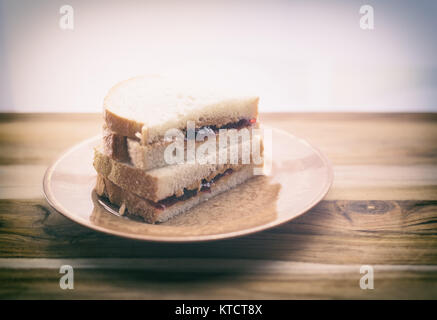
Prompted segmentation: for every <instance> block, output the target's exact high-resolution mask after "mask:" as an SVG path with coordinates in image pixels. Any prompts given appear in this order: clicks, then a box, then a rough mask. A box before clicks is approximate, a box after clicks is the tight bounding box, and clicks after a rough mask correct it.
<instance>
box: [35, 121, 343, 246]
mask: <svg viewBox="0 0 437 320" xmlns="http://www.w3.org/2000/svg"><path fill="white" fill-rule="evenodd" d="M264 127H265V128H270V129H272V130H274V131H278V132H280V133H282V134H285V135H287V136H290V137H292V138H293V139H297V140H299V142H300V143H304V144H306V145H307V146H308V147H309V148H311V149H312V150H313V151H314V152H315V153H317V155H318V156H319V157H320V159H322V161H323V163H324V164H325V165H326V168H327V173H328V179H327V180H326V183H325V185H324V187H323V189H322V190H321V192H320V193H319V194H318V196H317V197H316V200H314V202H313V203H312V204H311V205H310V206H308V208H306V209H305V210H302V212H300V213H299V214H297V215H295V216H293V217H290V218H285V219H282V220H276V219H275V220H273V221H270V222H268V223H265V224H261V225H258V226H255V227H251V228H247V229H242V230H238V231H231V232H226V233H218V234H210V235H196V236H175V237H170V236H155V235H150V234H136V233H134V234H133V233H128V232H121V231H117V230H113V229H108V228H104V227H100V226H98V225H96V224H91V223H87V222H86V221H85V220H84V219H82V218H80V217H78V216H77V215H75V214H70V213H69V210H67V209H66V208H64V207H63V206H62V204H61V203H59V202H58V201H57V200H56V198H55V197H54V195H53V193H52V191H51V188H50V184H49V181H50V178H51V176H52V175H53V172H54V169H55V168H56V166H57V164H58V163H59V162H60V161H61V160H63V159H64V158H65V157H66V156H67V155H68V154H70V153H71V152H73V151H74V150H76V149H79V148H80V147H82V146H83V145H86V144H88V143H90V142H91V141H93V140H97V139H98V138H101V136H102V135H101V134H98V135H95V136H93V137H90V138H87V139H85V140H83V141H81V142H79V143H77V144H75V145H74V146H72V147H70V148H68V149H67V150H65V151H64V152H62V153H61V155H60V156H58V157H57V158H56V160H55V161H53V162H52V163H51V164H50V165H49V167H48V168H47V169H46V171H45V173H44V177H43V185H42V187H43V194H44V197H45V199H46V201H47V203H48V204H49V205H50V206H51V207H52V208H53V209H54V210H55V211H57V212H58V213H59V214H61V215H63V216H64V217H66V218H67V219H69V220H71V221H73V222H75V223H77V224H79V225H81V226H83V227H86V228H89V229H92V230H95V231H98V232H102V233H104V234H109V235H112V236H118V237H121V238H127V239H133V240H138V241H148V242H157V243H159V242H161V243H194V242H207V241H216V240H225V239H233V238H237V237H242V236H246V235H250V234H254V233H257V232H261V231H265V230H268V229H271V228H274V227H278V226H280V225H282V224H284V223H287V222H289V221H291V220H293V219H296V218H297V217H300V216H301V215H303V214H304V213H306V212H308V211H309V210H311V209H312V208H314V207H315V206H316V205H317V204H318V203H320V201H322V200H323V198H324V197H325V196H326V194H327V193H328V191H329V190H330V188H331V186H332V184H333V181H334V170H333V166H332V164H331V161H330V160H329V159H328V158H327V157H326V156H325V155H324V154H323V153H322V152H321V151H320V150H319V148H317V147H315V146H314V145H313V144H311V143H310V142H308V141H307V140H305V139H303V138H301V137H298V136H295V135H293V134H291V133H289V132H287V131H285V130H283V129H278V128H274V127H270V126H264Z"/></svg>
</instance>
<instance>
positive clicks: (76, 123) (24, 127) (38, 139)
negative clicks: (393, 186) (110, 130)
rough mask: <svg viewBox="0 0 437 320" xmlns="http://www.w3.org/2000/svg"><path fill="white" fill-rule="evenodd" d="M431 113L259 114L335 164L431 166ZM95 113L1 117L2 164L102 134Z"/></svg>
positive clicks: (39, 159) (43, 159) (435, 126)
mask: <svg viewBox="0 0 437 320" xmlns="http://www.w3.org/2000/svg"><path fill="white" fill-rule="evenodd" d="M436 118H437V116H436V115H435V114H394V115H392V114H389V115H387V114H362V113H360V114H354V113H349V114H347V113H346V114H296V113H293V114H291V113H290V114H285V115H284V114H262V115H261V119H262V121H263V122H264V123H265V124H266V125H269V126H272V127H276V128H280V129H283V130H285V131H288V132H290V133H292V134H295V135H297V136H299V137H303V138H306V139H308V140H309V141H310V142H312V143H313V144H314V145H316V146H318V147H319V148H320V149H321V150H322V151H324V152H325V153H326V154H327V156H328V157H329V158H330V160H331V161H332V162H333V163H334V165H351V164H364V165H370V164H384V165H415V164H431V165H433V164H435V163H436V158H437V149H436V148H435V146H436V145H437V120H436ZM102 123H103V121H102V119H101V115H98V114H89V115H86V114H82V115H81V114H79V115H72V114H34V115H32V114H0V164H49V163H50V162H51V161H53V160H54V159H55V158H56V156H58V155H59V154H60V153H61V152H62V151H63V150H65V149H66V148H68V147H69V146H72V145H73V144H75V143H77V142H79V141H81V140H83V139H86V138H88V137H91V136H94V135H95V134H98V133H99V132H100V131H101V126H102Z"/></svg>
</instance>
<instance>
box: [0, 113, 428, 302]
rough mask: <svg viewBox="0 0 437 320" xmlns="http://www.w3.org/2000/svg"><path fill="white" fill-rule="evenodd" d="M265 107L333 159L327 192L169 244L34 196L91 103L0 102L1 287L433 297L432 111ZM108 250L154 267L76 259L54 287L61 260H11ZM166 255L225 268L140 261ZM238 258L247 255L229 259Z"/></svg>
mask: <svg viewBox="0 0 437 320" xmlns="http://www.w3.org/2000/svg"><path fill="white" fill-rule="evenodd" d="M261 119H262V121H263V122H264V123H265V124H266V125H269V126H273V127H276V128H281V129H283V130H285V131H288V132H290V133H293V134H295V135H297V136H300V137H304V138H306V139H308V140H309V141H310V142H312V143H313V144H314V145H316V146H318V147H319V148H320V149H321V150H322V151H323V152H324V153H325V154H326V155H327V156H328V158H329V159H330V160H331V161H332V163H333V165H334V171H335V180H334V185H333V187H332V189H331V191H330V192H329V194H328V195H327V197H326V198H325V200H324V201H322V202H321V203H320V204H319V205H317V206H316V207H315V208H313V209H312V210H311V211H310V212H308V213H306V214H305V215H303V216H301V217H299V218H297V219H295V220H293V221H291V222H290V223H287V224H284V225H282V226H280V227H278V228H275V229H272V230H268V231H265V232H261V233H258V234H254V235H251V236H247V237H243V238H239V239H232V240H225V241H215V242H209V243H197V244H177V245H176V244H159V243H145V242H139V241H132V240H126V239H120V238H116V237H113V236H109V235H105V234H101V233H97V232H94V231H91V230H88V229H85V228H83V227H81V226H79V225H77V224H75V223H73V222H71V221H69V220H67V219H66V218H64V217H63V216H61V215H59V214H58V213H56V212H55V211H54V210H52V209H51V208H50V207H49V206H48V205H47V203H46V202H45V200H43V197H42V189H41V181H42V176H43V174H44V171H45V169H46V167H47V165H49V164H50V163H51V162H52V161H53V160H55V159H56V157H57V156H59V154H60V153H61V152H63V151H64V150H65V149H66V148H68V147H70V146H72V145H74V144H75V143H77V142H79V141H81V140H83V139H85V138H88V137H90V136H93V135H95V134H98V133H99V132H100V130H101V125H102V120H101V116H100V115H96V114H89V115H88V114H74V115H71V114H62V115H61V114H0V283H1V284H2V285H1V286H0V298H99V297H100V298H155V299H159V298H193V299H197V298H267V299H268V298H280V299H289V298H364V299H366V298H437V292H436V289H435V288H437V286H436V280H437V271H436V269H435V267H436V266H437V161H436V159H437V148H436V146H437V115H436V114H262V115H261ZM108 258H113V259H119V260H120V259H121V262H123V261H128V260H125V259H133V258H138V259H146V262H144V263H145V265H146V266H149V264H151V265H154V266H155V267H154V268H153V269H150V268H149V269H150V270H148V271H147V272H145V271H144V270H138V269H137V270H129V269H126V268H120V267H119V266H117V265H113V266H112V267H111V268H110V269H107V268H103V269H102V268H101V267H99V266H98V265H97V266H95V267H93V268H85V269H82V268H79V270H78V271H77V278H76V279H77V286H76V289H75V290H72V291H70V292H66V291H62V290H60V289H59V285H58V281H59V273H58V270H55V269H52V268H39V267H31V268H30V269H18V268H19V266H20V261H22V263H24V262H25V261H27V260H26V259H55V261H58V260H56V259H73V260H72V261H73V262H72V263H74V261H77V260H75V259H81V260H82V261H83V260H84V261H93V259H108ZM169 258H170V259H176V260H175V261H179V262H180V263H182V262H184V261H187V259H198V260H199V261H201V262H203V264H206V265H207V263H208V259H215V260H214V261H215V262H214V263H215V264H216V265H226V264H229V265H230V266H235V267H232V268H230V271H220V270H219V271H217V270H214V268H211V269H210V268H206V270H205V271H203V272H201V274H199V272H198V267H199V264H198V265H197V266H195V265H192V266H191V265H190V264H189V263H188V267H186V268H185V269H183V270H180V271H178V270H168V269H165V268H164V267H162V268H160V267H159V264H158V267H156V264H153V263H152V262H151V261H150V260H147V259H169ZM10 259H18V260H10ZM242 259H243V260H244V261H245V264H243V265H245V266H246V267H244V268H243V267H240V268H238V267H237V266H238V265H241V264H242V263H241V261H242ZM2 261H10V262H11V263H12V267H11V265H8V267H6V266H2ZM38 261H39V260H38ZM50 261H51V260H50ZM190 261H191V260H190ZM173 264H174V265H175V266H178V264H177V263H172V265H173ZM200 264H202V263H200ZM362 264H367V265H374V266H375V270H376V271H375V277H376V280H375V289H374V290H361V289H360V288H359V286H358V281H359V278H360V274H359V271H358V270H357V268H358V267H359V266H360V265H362ZM190 266H191V267H190ZM272 266H277V267H275V268H273V267H272ZM279 266H280V267H279ZM413 267H415V269H414V268H413ZM428 267H429V268H428ZM196 268H197V269H196ZM254 268H255V269H256V270H258V271H257V272H250V271H251V270H253V269H254ZM427 268H428V269H427ZM145 269H147V268H145ZM263 271H265V272H263ZM267 271H268V272H267Z"/></svg>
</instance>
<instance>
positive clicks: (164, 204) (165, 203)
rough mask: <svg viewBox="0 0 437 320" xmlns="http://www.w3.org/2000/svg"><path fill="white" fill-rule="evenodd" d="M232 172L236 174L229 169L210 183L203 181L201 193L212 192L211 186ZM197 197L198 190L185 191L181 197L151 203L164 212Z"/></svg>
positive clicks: (174, 196)
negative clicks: (179, 202) (180, 202)
mask: <svg viewBox="0 0 437 320" xmlns="http://www.w3.org/2000/svg"><path fill="white" fill-rule="evenodd" d="M232 172H234V170H232V169H227V170H226V171H225V172H223V173H219V174H218V175H216V176H215V177H214V178H212V179H211V180H210V181H206V179H203V180H202V182H201V184H200V192H211V186H212V185H213V184H214V183H216V182H217V181H218V180H219V179H220V178H222V177H224V176H228V175H230V174H231V173H232ZM196 195H197V189H194V190H187V189H184V194H183V195H181V196H179V197H177V196H176V195H173V196H170V197H167V198H165V199H162V200H159V201H158V202H152V201H150V203H151V204H152V205H153V206H154V207H155V208H157V209H161V210H164V209H165V208H167V207H170V206H171V205H173V204H175V203H176V202H178V201H185V200H188V199H190V198H192V197H194V196H196Z"/></svg>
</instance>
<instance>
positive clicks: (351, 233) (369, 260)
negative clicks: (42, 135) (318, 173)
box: [0, 200, 437, 264]
mask: <svg viewBox="0 0 437 320" xmlns="http://www.w3.org/2000/svg"><path fill="white" fill-rule="evenodd" d="M436 212H437V202H436V201H323V202H321V203H320V204H319V205H317V206H316V207H315V208H314V209H312V210H311V211H310V212H308V213H306V214H305V215H303V216H301V217H299V218H297V219H295V220H293V221H291V222H289V223H287V224H284V225H282V226H279V227H277V228H274V229H271V230H268V231H265V232H261V233H257V234H254V235H251V236H247V237H242V238H239V239H230V240H224V241H215V242H207V243H191V244H165V243H147V242H140V241H132V240H127V239H120V238H117V237H113V236H109V235H104V234H101V233H97V232H94V231H91V230H88V229H86V228H84V227H81V226H79V225H77V224H75V223H73V222H71V221H69V220H67V219H66V218H64V217H63V216H61V215H60V214H58V213H56V212H54V211H53V210H52V209H51V208H49V206H48V205H47V204H46V203H45V201H43V200H1V201H0V247H1V248H2V250H1V251H0V257H3V258H7V257H22V258H40V257H47V258H67V257H68V258H84V257H114V258H123V257H191V258H196V257H197V258H208V257H209V258H228V259H230V258H239V259H270V260H287V261H301V262H313V263H332V264H437V222H436V221H437V215H436Z"/></svg>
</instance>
